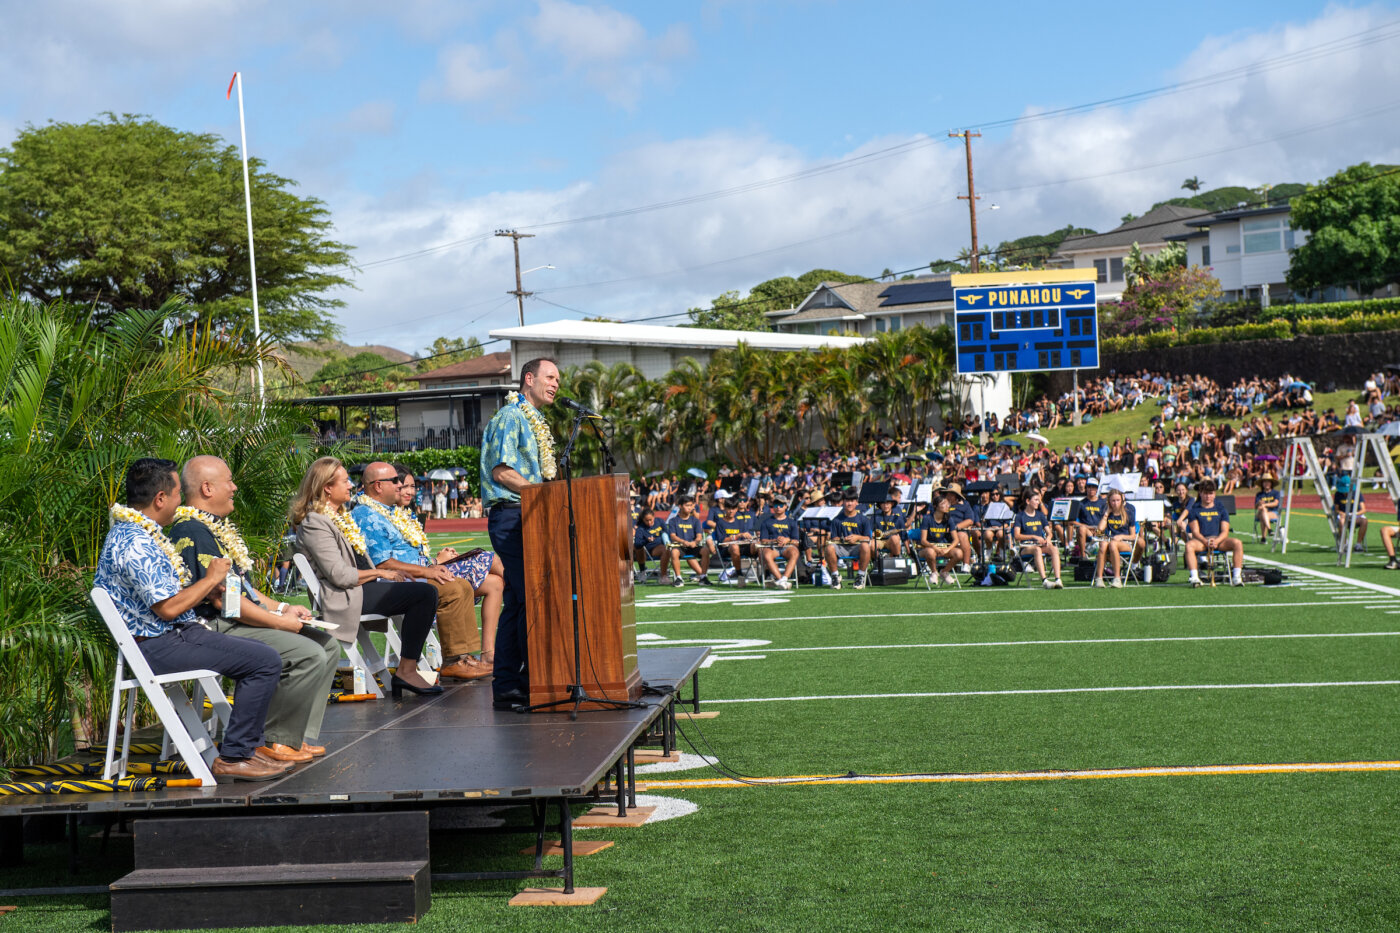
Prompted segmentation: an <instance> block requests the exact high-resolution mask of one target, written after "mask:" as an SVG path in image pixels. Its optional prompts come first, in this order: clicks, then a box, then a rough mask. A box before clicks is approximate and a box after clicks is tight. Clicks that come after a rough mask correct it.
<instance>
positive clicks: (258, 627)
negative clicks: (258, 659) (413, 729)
mask: <svg viewBox="0 0 1400 933" xmlns="http://www.w3.org/2000/svg"><path fill="white" fill-rule="evenodd" d="M180 489H181V491H182V492H183V493H184V498H185V502H186V503H188V504H187V505H182V506H180V508H178V509H177V510H176V511H175V524H174V525H173V526H171V529H170V537H171V539H172V540H173V541H174V542H175V547H176V549H177V550H179V551H180V556H181V557H182V558H183V560H184V561H185V566H186V567H188V568H189V571H190V575H191V576H192V577H193V578H194V579H195V581H196V582H197V581H199V580H200V579H201V578H203V577H204V575H205V574H206V573H208V568H209V567H210V566H211V565H212V563H213V561H214V560H215V559H216V558H227V559H228V560H230V561H232V562H233V572H234V573H236V574H237V575H238V577H239V579H240V581H241V584H242V598H241V599H240V600H239V603H240V607H239V613H238V616H237V617H236V618H225V617H224V615H223V608H224V598H223V597H221V596H210V597H209V598H208V599H206V600H205V601H204V602H202V603H200V604H199V605H197V606H195V607H194V613H195V615H197V616H199V618H200V619H201V620H202V621H203V622H204V624H205V625H207V626H208V627H209V628H211V629H213V630H214V631H216V632H220V633H222V634H225V635H232V636H234V637H235V638H250V639H252V640H253V641H260V642H262V643H263V644H265V645H270V646H271V647H272V648H273V649H274V650H275V651H276V652H277V654H278V655H279V656H280V657H281V658H282V678H281V682H280V683H279V684H278V687H277V692H276V693H275V694H273V697H272V705H271V706H269V707H268V710H267V726H266V730H265V731H266V735H265V738H266V740H267V744H266V745H264V746H263V747H262V748H261V749H259V751H261V752H262V753H263V754H264V755H265V756H267V757H269V758H275V759H276V760H278V761H290V762H300V761H310V760H311V759H312V758H313V757H319V756H321V755H324V754H325V753H326V749H325V748H324V747H323V746H320V745H316V744H314V743H315V741H316V739H317V738H318V737H319V736H320V734H321V721H322V720H323V719H324V718H325V715H326V696H327V694H329V693H330V689H331V684H332V682H333V681H334V680H335V670H336V667H337V665H338V664H339V663H340V645H339V643H337V641H336V639H335V637H334V636H333V635H331V634H329V633H327V632H324V631H320V630H318V629H316V628H313V627H311V626H308V625H304V624H303V622H304V620H306V619H310V618H311V610H309V609H307V608H306V607H304V606H290V605H288V604H287V603H278V602H274V601H273V600H272V599H270V598H268V597H266V596H264V595H263V594H262V593H260V592H258V591H257V590H256V589H255V588H254V587H253V584H252V583H251V582H250V581H249V580H248V572H249V571H250V570H252V569H253V559H252V557H251V556H250V555H249V554H248V546H247V544H245V543H244V541H243V536H242V535H240V534H239V532H238V529H237V528H236V527H234V524H233V522H232V521H230V520H229V516H230V515H232V514H233V509H234V505H233V494H234V493H235V492H237V491H238V486H237V484H236V483H234V481H233V473H232V471H230V470H229V467H228V464H227V463H225V462H224V461H223V460H220V459H219V458H218V457H211V456H201V457H192V458H191V459H190V460H189V462H188V463H186V464H185V468H184V469H183V470H181V471H180Z"/></svg>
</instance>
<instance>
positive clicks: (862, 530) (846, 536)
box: [823, 489, 875, 590]
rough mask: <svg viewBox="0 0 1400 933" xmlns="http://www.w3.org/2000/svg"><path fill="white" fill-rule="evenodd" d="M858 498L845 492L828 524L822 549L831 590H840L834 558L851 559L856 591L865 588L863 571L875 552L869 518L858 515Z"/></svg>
mask: <svg viewBox="0 0 1400 933" xmlns="http://www.w3.org/2000/svg"><path fill="white" fill-rule="evenodd" d="M859 509H860V497H859V496H858V495H856V491H855V490H854V489H847V490H846V492H845V493H844V494H843V495H842V496H841V512H840V514H838V515H837V516H836V517H835V518H833V519H832V520H831V540H829V541H828V542H827V543H826V547H825V548H824V549H823V550H824V554H823V556H824V557H825V558H826V568H827V570H828V571H829V572H830V573H831V579H832V584H831V586H832V588H833V589H838V590H839V589H841V570H840V564H839V563H838V558H840V557H854V558H855V559H856V563H855V575H856V583H855V587H856V589H861V588H862V587H864V586H865V568H866V566H867V565H868V564H869V563H870V557H871V555H872V554H873V553H874V552H875V545H874V541H873V539H874V537H875V529H874V528H873V527H872V526H871V523H870V516H868V515H862V514H860V511H859Z"/></svg>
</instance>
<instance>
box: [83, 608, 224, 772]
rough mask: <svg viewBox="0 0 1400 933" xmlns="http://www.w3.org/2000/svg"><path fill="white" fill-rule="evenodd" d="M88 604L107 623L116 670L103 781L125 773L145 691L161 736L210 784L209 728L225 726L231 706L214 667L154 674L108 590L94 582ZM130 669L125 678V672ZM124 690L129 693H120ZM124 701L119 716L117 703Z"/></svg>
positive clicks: (214, 752) (212, 750)
mask: <svg viewBox="0 0 1400 933" xmlns="http://www.w3.org/2000/svg"><path fill="white" fill-rule="evenodd" d="M90 595H91V597H92V603H93V605H94V606H96V607H97V612H98V614H99V615H101V616H102V621H103V622H105V623H106V624H107V630H108V631H109V632H111V633H112V638H113V639H114V640H115V641H116V643H117V670H116V676H115V677H113V679H112V709H111V714H110V721H109V722H108V724H107V757H106V760H105V761H104V762H103V764H102V778H103V780H110V779H111V778H114V777H121V776H122V775H124V774H125V773H126V766H127V760H128V759H129V758H130V757H131V733H132V732H133V731H134V730H135V725H136V701H137V697H138V696H139V694H138V691H140V692H142V693H145V695H146V699H148V700H149V701H150V703H151V706H152V708H154V709H155V711H156V716H158V717H159V718H160V724H161V726H162V727H163V728H164V729H165V734H166V738H167V741H168V742H169V743H170V744H171V745H173V746H174V747H175V751H176V752H177V753H179V755H180V757H181V758H182V759H183V760H184V762H185V765H186V767H188V768H189V769H190V774H191V775H192V776H193V777H196V778H198V779H199V782H200V783H201V784H203V785H204V786H206V787H208V786H212V785H214V784H216V783H218V782H217V781H215V779H214V774H213V772H212V771H210V770H209V766H210V765H211V764H212V763H213V761H214V759H215V758H216V757H218V754H219V749H218V746H217V745H216V744H215V742H214V733H215V732H216V731H217V729H218V727H219V726H227V725H228V719H229V714H230V713H231V712H232V709H233V708H232V707H231V706H229V703H228V700H227V699H226V698H225V697H224V688H223V685H222V683H221V682H220V678H221V677H222V676H223V675H222V674H219V673H218V672H217V671H208V670H190V671H175V672H173V673H170V674H156V673H154V672H152V671H151V665H150V663H149V662H148V661H147V660H146V657H145V655H143V654H142V653H141V649H140V648H139V647H138V646H137V644H136V638H135V637H134V636H133V635H132V634H131V630H130V629H128V628H127V627H126V623H125V622H124V621H122V617H121V613H120V612H118V611H117V606H116V603H114V602H112V597H111V595H110V594H109V593H108V592H107V591H106V590H104V589H103V588H102V587H100V586H95V587H93V588H92V592H91V593H90ZM127 668H130V670H131V677H127V676H126V670H127ZM186 681H194V682H195V683H196V684H197V685H198V691H197V692H196V694H195V696H196V699H194V700H191V699H190V696H189V694H187V693H185V688H184V687H182V686H181V684H182V683H184V682H186ZM200 692H202V693H203V694H205V695H207V696H208V698H209V701H210V703H211V704H212V706H213V709H214V716H213V718H212V719H211V720H210V721H209V722H208V723H205V721H204V720H203V716H202V714H203V712H204V698H203V697H201V696H200V695H199V694H200ZM128 693H129V694H130V696H129V697H126V696H124V695H125V694H128ZM123 699H125V700H126V712H125V715H123V712H122V702H123ZM118 720H122V721H123V722H124V724H125V727H126V728H125V731H124V732H123V734H122V746H121V753H120V755H118V753H117V722H118Z"/></svg>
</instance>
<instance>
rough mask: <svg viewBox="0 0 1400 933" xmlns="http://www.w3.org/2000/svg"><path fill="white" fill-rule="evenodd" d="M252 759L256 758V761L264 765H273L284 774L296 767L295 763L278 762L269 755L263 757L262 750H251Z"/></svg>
mask: <svg viewBox="0 0 1400 933" xmlns="http://www.w3.org/2000/svg"><path fill="white" fill-rule="evenodd" d="M253 757H254V758H256V759H257V760H258V761H261V762H262V763H263V764H265V765H275V766H276V767H278V768H281V769H282V770H283V771H284V772H285V771H290V770H292V769H293V768H295V767H296V762H295V761H278V760H277V759H276V758H273V757H272V756H271V755H264V754H263V750H262V749H261V748H255V749H253Z"/></svg>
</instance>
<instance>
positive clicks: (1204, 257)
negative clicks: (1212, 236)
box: [1201, 243, 1210, 266]
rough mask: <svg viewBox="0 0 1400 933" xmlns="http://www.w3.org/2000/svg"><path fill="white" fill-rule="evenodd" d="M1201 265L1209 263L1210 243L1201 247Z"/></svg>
mask: <svg viewBox="0 0 1400 933" xmlns="http://www.w3.org/2000/svg"><path fill="white" fill-rule="evenodd" d="M1201 265H1203V266H1208V265H1210V244H1209V243H1207V244H1206V245H1205V246H1202V247H1201Z"/></svg>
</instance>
